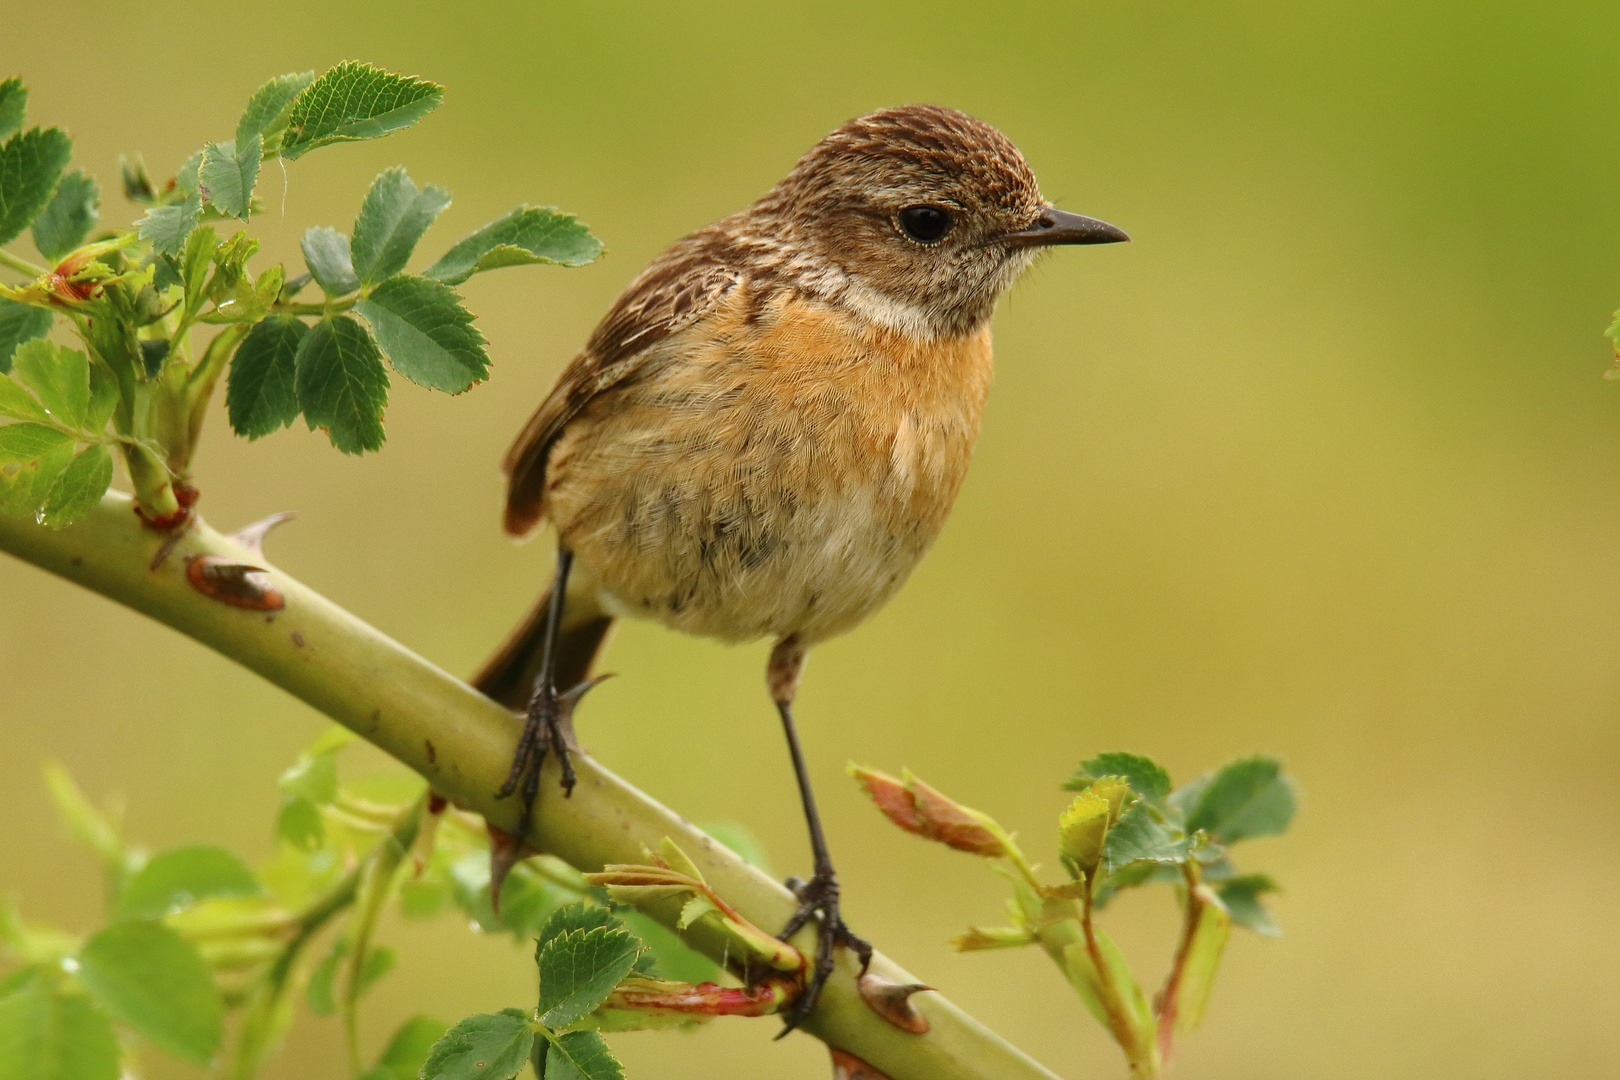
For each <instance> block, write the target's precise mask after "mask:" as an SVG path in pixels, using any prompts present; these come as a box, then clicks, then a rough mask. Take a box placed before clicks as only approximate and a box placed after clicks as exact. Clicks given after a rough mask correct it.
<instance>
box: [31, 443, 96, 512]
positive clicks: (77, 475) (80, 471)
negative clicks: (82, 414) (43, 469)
mask: <svg viewBox="0 0 1620 1080" xmlns="http://www.w3.org/2000/svg"><path fill="white" fill-rule="evenodd" d="M112 478H113V460H112V454H110V453H108V452H107V448H106V447H105V446H101V445H99V444H98V445H95V446H87V447H85V448H84V449H83V450H81V451H80V452H79V454H78V456H76V457H75V458H74V459H73V460H72V461H71V462H69V463H68V466H67V468H65V469H63V470H62V475H61V476H58V477H57V478H56V482H55V483H54V484H52V485H51V489H50V492H49V493H48V494H47V495H46V496H45V508H44V510H43V512H42V513H41V514H40V521H41V522H42V523H44V524H46V525H49V526H50V527H51V528H53V529H65V528H67V527H68V526H69V525H71V524H73V523H74V522H75V521H78V520H79V519H80V518H82V517H84V515H86V514H88V513H89V512H90V511H91V510H93V509H95V507H96V506H97V505H98V504H99V503H100V502H101V497H102V496H103V495H105V494H107V488H108V487H110V486H111V485H112Z"/></svg>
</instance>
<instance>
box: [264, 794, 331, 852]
mask: <svg viewBox="0 0 1620 1080" xmlns="http://www.w3.org/2000/svg"><path fill="white" fill-rule="evenodd" d="M276 835H277V836H279V837H281V838H282V839H283V840H285V841H287V843H289V844H291V845H292V846H293V847H295V848H297V849H298V850H299V851H314V850H315V849H316V848H318V847H320V846H321V842H322V841H323V840H325V839H326V823H325V822H323V821H322V820H321V808H320V807H318V806H316V805H315V804H314V803H312V802H310V801H309V800H308V799H306V798H304V797H303V796H301V795H287V796H284V797H283V798H282V800H281V812H280V813H279V814H278V815H277V817H276Z"/></svg>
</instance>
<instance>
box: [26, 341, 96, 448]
mask: <svg viewBox="0 0 1620 1080" xmlns="http://www.w3.org/2000/svg"><path fill="white" fill-rule="evenodd" d="M12 374H13V375H14V376H15V378H16V379H17V381H18V382H20V383H22V384H23V385H24V386H26V387H28V389H30V390H32V391H33V392H34V393H35V394H37V395H38V396H39V403H40V404H41V405H43V406H45V408H46V409H47V410H48V411H49V412H50V414H51V417H52V418H53V419H55V421H56V422H57V423H58V424H62V425H64V426H66V427H70V428H77V427H82V426H83V425H84V423H85V421H86V419H88V417H89V412H90V361H89V358H88V357H86V356H85V354H84V353H82V352H79V351H77V350H75V349H65V348H63V347H61V346H59V345H55V344H52V343H51V342H50V341H47V340H45V339H44V338H39V339H36V340H34V341H30V342H27V343H26V344H24V345H23V346H21V347H20V348H19V349H18V350H17V352H16V353H15V354H14V355H13V356H12Z"/></svg>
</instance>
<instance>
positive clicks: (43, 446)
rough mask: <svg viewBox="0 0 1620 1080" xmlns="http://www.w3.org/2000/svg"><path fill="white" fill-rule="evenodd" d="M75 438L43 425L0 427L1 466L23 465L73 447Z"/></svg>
mask: <svg viewBox="0 0 1620 1080" xmlns="http://www.w3.org/2000/svg"><path fill="white" fill-rule="evenodd" d="M72 445H73V436H71V435H68V434H65V433H63V432H60V431H57V430H56V429H55V428H49V427H45V426H44V425H42V424H7V425H6V426H5V427H0V465H12V464H16V465H23V464H27V463H28V462H30V461H37V460H38V459H39V458H40V456H41V455H43V454H48V453H50V452H51V451H53V450H59V449H61V448H62V447H64V446H66V447H71V446H72Z"/></svg>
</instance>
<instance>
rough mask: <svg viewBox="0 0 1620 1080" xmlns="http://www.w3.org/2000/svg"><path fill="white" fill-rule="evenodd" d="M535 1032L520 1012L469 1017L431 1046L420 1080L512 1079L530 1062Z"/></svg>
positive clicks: (509, 1010) (525, 1015) (419, 1074)
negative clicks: (530, 1050) (530, 1028)
mask: <svg viewBox="0 0 1620 1080" xmlns="http://www.w3.org/2000/svg"><path fill="white" fill-rule="evenodd" d="M533 1044H534V1032H532V1031H531V1030H529V1017H528V1016H527V1014H525V1013H524V1011H523V1010H522V1009H502V1010H501V1011H500V1012H498V1013H479V1014H478V1015H477V1016H469V1017H467V1018H466V1019H464V1020H462V1021H461V1022H459V1023H458V1024H456V1026H455V1027H453V1028H451V1029H450V1030H449V1031H447V1032H445V1033H444V1037H443V1038H441V1039H440V1040H439V1041H438V1042H436V1043H434V1044H433V1048H432V1050H431V1051H429V1053H428V1056H427V1061H426V1062H424V1063H423V1065H422V1071H421V1072H420V1073H418V1074H417V1075H418V1076H420V1077H421V1078H422V1080H511V1078H512V1077H514V1076H516V1075H517V1074H518V1073H519V1072H521V1071H522V1069H523V1066H525V1065H527V1064H528V1063H529V1049H530V1047H531V1046H532V1045H533Z"/></svg>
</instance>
